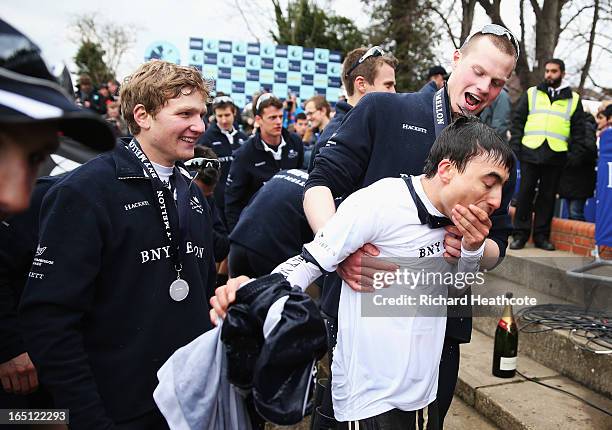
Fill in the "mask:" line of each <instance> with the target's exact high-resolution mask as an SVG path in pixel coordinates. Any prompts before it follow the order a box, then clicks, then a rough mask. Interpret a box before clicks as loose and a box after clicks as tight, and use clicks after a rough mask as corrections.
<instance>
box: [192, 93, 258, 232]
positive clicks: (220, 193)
mask: <svg viewBox="0 0 612 430" xmlns="http://www.w3.org/2000/svg"><path fill="white" fill-rule="evenodd" d="M212 110H213V114H214V115H215V121H214V122H211V124H210V126H209V127H208V130H206V132H204V134H203V135H202V137H200V139H198V143H197V145H198V146H199V145H203V146H207V147H209V148H211V149H212V150H213V151H215V154H217V158H218V159H219V161H220V162H221V176H220V177H219V182H218V183H217V186H216V188H215V193H214V196H215V203H216V205H217V209H218V212H219V215H220V216H221V220H222V221H223V224H225V226H226V227H227V222H226V221H225V182H226V181H227V175H228V173H229V171H230V167H231V165H232V160H233V159H234V157H233V155H232V154H233V152H234V151H236V150H237V149H238V148H240V146H241V145H242V144H243V143H244V142H245V141H246V140H247V136H246V134H244V133H243V132H241V131H240V130H238V129H236V128H235V127H234V122H235V121H236V113H237V109H236V106H235V105H234V101H233V100H232V99H231V98H230V97H229V96H219V97H215V98H214V99H213V102H212Z"/></svg>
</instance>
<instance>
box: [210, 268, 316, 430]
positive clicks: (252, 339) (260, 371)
mask: <svg viewBox="0 0 612 430" xmlns="http://www.w3.org/2000/svg"><path fill="white" fill-rule="evenodd" d="M283 297H286V299H284V300H286V301H285V302H284V304H282V311H281V312H280V316H279V315H278V310H276V312H274V310H273V309H271V307H272V305H273V304H275V305H277V303H278V302H279V299H281V298H283ZM271 313H274V315H275V316H276V317H278V323H277V324H276V325H275V326H274V328H272V329H271V330H269V329H268V330H269V333H267V334H264V330H266V325H264V322H268V323H270V322H271V321H272V320H274V318H273V317H271V318H270V319H268V316H269V314H271ZM221 340H222V341H223V343H224V344H225V346H226V347H227V359H228V365H227V367H228V371H227V378H228V380H229V381H230V382H231V383H232V384H234V385H236V386H238V387H240V388H243V389H247V390H250V391H251V393H252V394H253V404H254V406H255V409H256V410H257V412H258V413H259V414H260V415H261V416H262V417H264V418H265V419H266V420H267V421H271V422H273V423H275V424H279V425H290V424H297V423H298V422H300V421H301V420H302V418H303V417H304V411H305V409H306V405H305V402H306V401H307V399H308V396H307V395H308V393H309V391H310V388H311V386H312V383H313V369H314V364H315V362H316V360H318V359H320V358H321V357H322V356H323V355H324V354H325V351H326V350H327V343H326V336H325V324H324V323H323V318H322V317H321V314H320V313H319V310H318V309H317V306H316V304H315V303H314V302H313V301H312V299H311V298H310V297H309V296H308V295H307V294H306V293H304V292H302V291H301V290H300V289H299V288H292V287H291V285H289V283H288V282H287V281H286V280H285V278H284V277H283V275H281V274H279V273H275V274H272V275H266V276H263V277H261V278H258V279H256V280H254V281H253V282H251V283H249V284H247V285H245V286H243V287H241V288H240V289H239V290H238V291H237V292H236V301H235V303H233V304H232V305H231V306H230V308H229V310H228V312H227V316H226V318H225V321H224V322H223V327H222V329H221Z"/></svg>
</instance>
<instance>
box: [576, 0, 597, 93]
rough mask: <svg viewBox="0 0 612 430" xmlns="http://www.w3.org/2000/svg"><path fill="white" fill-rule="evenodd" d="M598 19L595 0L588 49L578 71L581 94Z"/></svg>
mask: <svg viewBox="0 0 612 430" xmlns="http://www.w3.org/2000/svg"><path fill="white" fill-rule="evenodd" d="M598 20H599V0H595V5H594V10H593V23H592V24H591V34H590V36H589V49H588V51H587V57H586V60H585V62H584V66H583V67H582V71H581V73H580V85H579V86H578V92H579V93H580V94H581V95H582V93H583V92H584V83H585V81H586V78H587V76H588V74H589V69H590V68H591V60H592V59H593V45H594V43H595V35H596V28H597V21H598Z"/></svg>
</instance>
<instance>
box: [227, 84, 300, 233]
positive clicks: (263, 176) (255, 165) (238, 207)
mask: <svg viewBox="0 0 612 430" xmlns="http://www.w3.org/2000/svg"><path fill="white" fill-rule="evenodd" d="M253 103H254V104H253V106H255V109H254V113H255V122H256V124H257V125H258V129H257V132H256V133H255V134H254V135H253V136H252V137H251V138H250V139H249V140H247V141H246V142H245V143H244V145H242V147H241V148H240V149H239V150H237V151H236V152H235V153H234V161H233V162H232V166H231V168H230V172H229V175H228V177H227V184H226V188H225V218H226V220H227V225H228V230H229V231H230V233H231V231H232V230H233V229H234V227H235V226H236V223H237V222H238V218H239V217H240V213H241V212H242V210H243V209H244V208H245V207H246V205H247V204H248V203H249V200H251V197H253V195H254V194H255V193H256V192H257V190H259V189H260V188H261V186H262V185H263V184H264V182H266V181H267V180H268V179H270V178H271V177H272V176H274V175H275V174H276V173H278V172H279V171H280V170H283V169H299V168H300V167H301V166H302V163H303V162H304V145H303V144H302V140H301V139H300V138H299V136H297V135H296V134H293V133H290V132H288V131H287V130H286V129H284V128H283V103H282V102H281V101H280V100H279V99H278V98H277V97H276V96H275V95H274V94H272V93H265V94H262V95H261V96H259V97H258V98H257V100H254V102H253Z"/></svg>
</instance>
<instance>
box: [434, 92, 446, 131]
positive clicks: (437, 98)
mask: <svg viewBox="0 0 612 430" xmlns="http://www.w3.org/2000/svg"><path fill="white" fill-rule="evenodd" d="M447 97H448V96H447V93H446V83H445V84H444V86H443V87H442V88H440V89H439V90H438V91H436V94H435V95H434V98H433V116H434V128H435V130H436V137H438V136H439V135H440V133H442V130H444V128H445V127H446V126H447V125H448V124H449V122H450V121H449V115H448V114H449V108H448V99H447Z"/></svg>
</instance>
